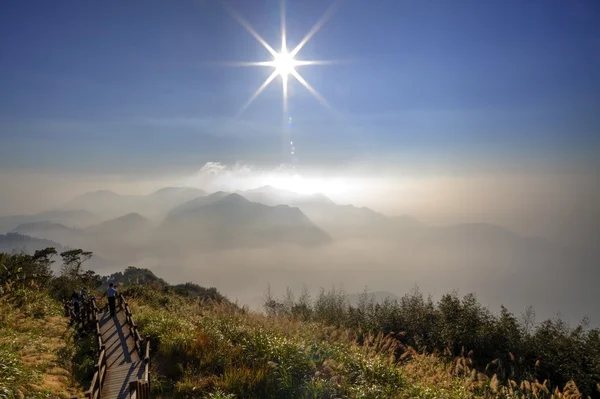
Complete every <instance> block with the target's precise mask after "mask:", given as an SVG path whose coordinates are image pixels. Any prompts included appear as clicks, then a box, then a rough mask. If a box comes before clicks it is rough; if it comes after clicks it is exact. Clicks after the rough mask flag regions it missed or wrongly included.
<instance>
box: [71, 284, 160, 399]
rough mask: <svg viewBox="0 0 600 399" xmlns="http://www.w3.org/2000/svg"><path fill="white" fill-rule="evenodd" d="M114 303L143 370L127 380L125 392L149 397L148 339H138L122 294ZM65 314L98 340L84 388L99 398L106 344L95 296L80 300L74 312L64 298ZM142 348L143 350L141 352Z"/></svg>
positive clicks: (136, 397) (89, 398) (91, 397)
mask: <svg viewBox="0 0 600 399" xmlns="http://www.w3.org/2000/svg"><path fill="white" fill-rule="evenodd" d="M116 305H117V307H118V308H120V309H121V310H123V311H124V312H125V318H126V321H127V324H128V325H129V328H130V330H131V334H132V335H133V338H134V341H135V348H136V350H137V351H138V354H139V356H140V358H143V362H144V373H143V376H142V378H141V379H139V380H137V381H131V382H130V383H129V396H130V398H134V399H149V398H150V339H149V338H146V339H145V340H144V339H142V337H141V335H140V332H139V330H138V327H137V325H136V324H135V322H134V321H133V318H132V314H131V310H130V309H129V304H128V303H127V301H126V300H125V298H124V297H123V294H119V295H118V296H117V303H116ZM64 307H65V316H67V317H70V318H71V324H73V325H75V328H76V329H77V331H79V332H85V331H86V330H88V331H89V330H92V329H93V330H94V333H95V335H96V341H97V343H98V358H97V360H96V364H95V365H94V375H93V377H92V382H91V383H90V387H89V389H88V390H87V391H86V392H85V399H99V398H100V397H101V395H102V386H103V384H104V379H105V378H106V371H107V365H106V345H105V343H104V342H103V341H102V333H101V331H100V309H99V308H98V305H97V303H96V299H95V298H93V297H91V298H89V299H87V300H83V301H81V306H80V311H79V314H77V313H76V312H75V310H74V309H73V306H72V305H71V304H70V303H69V302H67V301H65V302H64ZM142 350H143V352H142ZM71 399H77V396H72V397H71Z"/></svg>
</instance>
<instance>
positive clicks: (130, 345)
mask: <svg viewBox="0 0 600 399" xmlns="http://www.w3.org/2000/svg"><path fill="white" fill-rule="evenodd" d="M100 332H101V334H102V341H103V342H104V344H105V345H106V366H107V371H106V379H105V382H104V386H103V387H102V396H101V399H122V398H128V397H129V382H130V381H136V380H138V379H141V378H143V374H144V362H142V361H140V357H139V354H138V352H137V351H136V349H135V341H134V339H133V335H132V332H131V330H130V329H129V326H128V325H127V322H126V320H125V313H124V312H123V311H120V312H118V313H117V314H116V315H115V316H112V317H111V316H110V314H109V313H108V312H105V313H104V314H102V317H101V318H100Z"/></svg>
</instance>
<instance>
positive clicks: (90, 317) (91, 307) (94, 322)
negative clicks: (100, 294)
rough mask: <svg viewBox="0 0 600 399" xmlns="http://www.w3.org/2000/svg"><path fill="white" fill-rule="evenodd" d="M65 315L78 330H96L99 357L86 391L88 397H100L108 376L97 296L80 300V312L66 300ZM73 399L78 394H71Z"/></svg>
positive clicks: (93, 398) (97, 398) (88, 398)
mask: <svg viewBox="0 0 600 399" xmlns="http://www.w3.org/2000/svg"><path fill="white" fill-rule="evenodd" d="M64 307H65V315H66V316H68V317H70V318H71V324H72V325H74V326H75V328H76V329H77V331H78V332H80V333H85V331H91V330H93V331H94V334H95V336H96V342H97V344H98V358H97V359H96V364H94V375H93V376H92V381H91V383H90V386H89V389H88V390H87V391H86V392H85V394H84V395H85V396H84V397H85V398H86V399H99V398H100V396H101V394H102V385H103V384H104V379H105V377H106V370H107V366H106V345H105V344H104V342H103V341H102V334H101V333H100V309H98V305H97V303H96V298H94V297H91V298H87V299H82V300H81V301H80V308H79V313H76V312H75V309H74V307H73V306H72V305H71V304H70V303H69V302H67V301H65V302H64ZM71 399H77V396H71Z"/></svg>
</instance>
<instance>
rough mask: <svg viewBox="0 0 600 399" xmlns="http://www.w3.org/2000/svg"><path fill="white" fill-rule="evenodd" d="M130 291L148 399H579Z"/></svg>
mask: <svg viewBox="0 0 600 399" xmlns="http://www.w3.org/2000/svg"><path fill="white" fill-rule="evenodd" d="M126 294H127V292H126ZM130 294H131V297H132V299H130V305H131V308H132V311H133V314H134V318H135V319H136V321H137V323H138V326H139V327H140V330H141V331H142V333H143V335H147V336H150V337H151V338H152V342H153V346H154V348H153V349H154V351H153V362H154V364H153V370H152V371H153V373H152V378H153V380H152V381H153V384H152V387H153V390H154V394H155V395H156V397H157V398H325V399H327V398H373V399H375V398H451V399H458V398H496V397H497V398H580V397H582V396H581V394H580V393H579V392H578V390H577V387H576V386H575V385H574V384H572V383H569V384H567V386H566V387H565V388H564V389H563V390H562V392H561V391H560V390H554V391H553V392H551V391H550V389H549V388H548V387H549V385H548V383H547V382H543V383H540V382H538V381H535V380H533V381H522V382H516V381H512V380H509V381H508V383H506V384H501V383H500V382H499V380H498V378H496V376H495V375H492V376H491V377H490V376H488V375H486V374H483V373H481V372H478V371H476V370H475V369H474V368H473V367H472V361H471V359H470V358H469V357H468V356H464V357H463V356H461V357H457V358H456V359H454V361H447V360H444V359H443V358H441V357H438V356H435V355H424V354H419V353H417V352H415V351H414V350H412V349H411V348H405V347H403V346H402V345H401V344H400V343H399V341H398V340H397V339H395V338H394V337H393V336H384V335H383V334H378V335H367V336H366V338H365V337H364V336H363V337H361V339H360V340H358V339H357V338H358V336H357V335H356V334H355V333H353V332H352V331H350V330H347V329H341V328H335V327H330V326H326V325H323V324H320V323H316V322H303V321H298V320H295V319H291V318H284V317H269V316H266V315H261V314H256V313H251V312H248V311H246V310H244V309H239V308H237V307H235V306H233V305H231V304H226V303H215V302H204V303H203V302H201V301H197V300H190V299H186V298H182V297H178V296H176V295H167V294H164V293H162V292H160V291H157V290H152V289H147V290H140V289H135V290H132V291H130ZM156 304H161V306H160V307H157V306H156ZM359 341H360V343H359ZM399 354H401V355H399Z"/></svg>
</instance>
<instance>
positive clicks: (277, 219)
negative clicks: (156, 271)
mask: <svg viewBox="0 0 600 399" xmlns="http://www.w3.org/2000/svg"><path fill="white" fill-rule="evenodd" d="M158 236H159V237H160V238H161V240H170V241H171V242H174V241H177V242H179V243H180V244H181V243H188V244H193V245H196V246H199V247H205V248H232V247H238V248H239V247H244V246H267V245H272V244H277V243H287V244H297V245H305V246H311V245H323V244H327V243H329V242H330V238H329V236H328V235H327V234H326V233H325V232H323V231H322V230H321V229H320V228H318V227H317V226H316V225H315V224H313V223H312V222H311V221H310V220H309V219H308V218H307V217H306V216H305V215H304V214H303V213H302V212H301V211H300V210H299V209H298V208H292V207H289V206H287V205H278V206H268V205H264V204H259V203H255V202H251V201H249V200H247V199H246V198H244V197H242V196H240V195H238V194H226V193H221V192H218V193H214V194H211V195H209V196H207V197H201V198H198V199H195V200H192V201H190V202H188V203H185V204H183V205H181V206H179V207H177V208H176V209H174V210H173V211H171V212H170V213H169V214H168V216H167V218H166V219H165V221H164V222H163V223H162V225H161V226H160V227H159V229H158Z"/></svg>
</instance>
